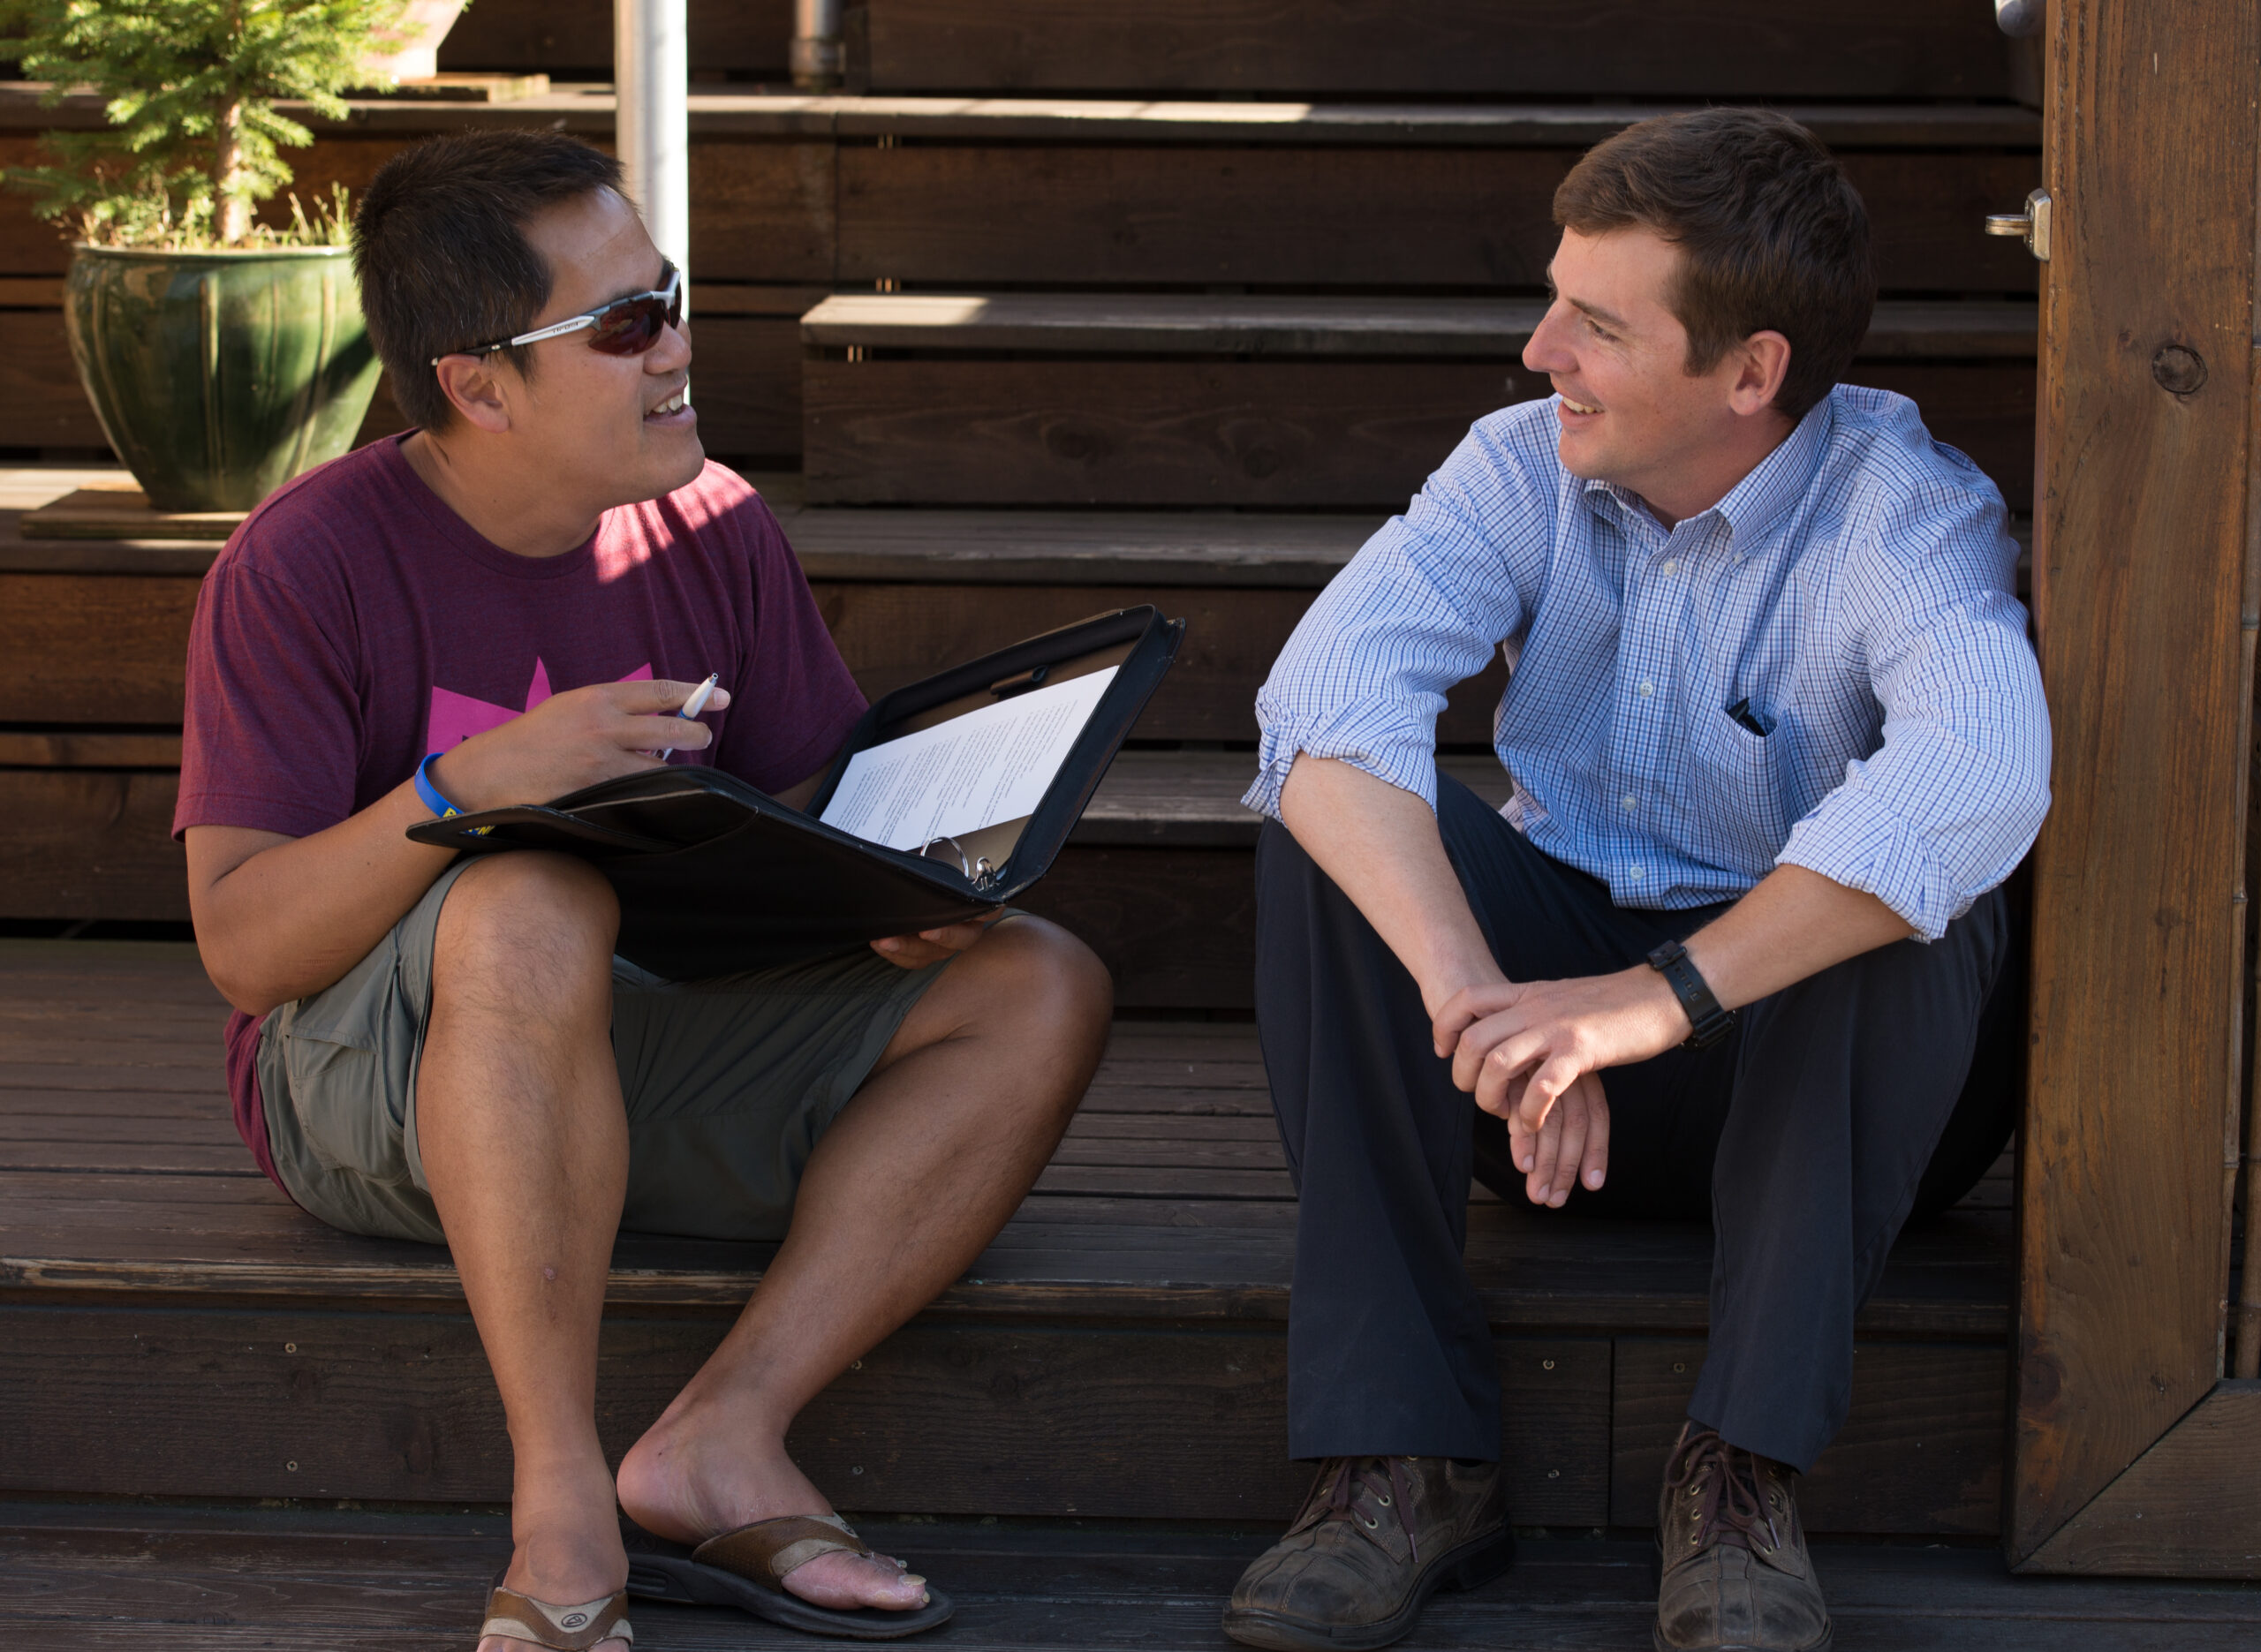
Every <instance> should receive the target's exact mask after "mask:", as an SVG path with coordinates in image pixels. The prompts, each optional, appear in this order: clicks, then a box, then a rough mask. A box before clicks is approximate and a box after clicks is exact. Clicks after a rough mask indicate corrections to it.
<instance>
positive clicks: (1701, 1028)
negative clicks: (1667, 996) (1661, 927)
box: [1649, 940, 1735, 1050]
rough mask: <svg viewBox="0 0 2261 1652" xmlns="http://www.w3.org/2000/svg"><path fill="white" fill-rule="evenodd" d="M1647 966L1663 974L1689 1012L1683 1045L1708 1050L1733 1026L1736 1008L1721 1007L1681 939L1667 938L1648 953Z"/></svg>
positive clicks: (1683, 1006) (1732, 1028)
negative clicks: (1687, 1030) (1687, 1033)
mask: <svg viewBox="0 0 2261 1652" xmlns="http://www.w3.org/2000/svg"><path fill="white" fill-rule="evenodd" d="M1649 968H1651V969H1654V970H1655V971H1656V972H1657V973H1658V974H1659V975H1660V976H1662V977H1664V978H1665V980H1666V982H1667V984H1669V985H1670V986H1671V988H1672V995H1673V996H1674V997H1675V998H1676V999H1679V1000H1680V1007H1681V1008H1683V1010H1686V1011H1687V1012H1688V1024H1689V1026H1690V1032H1689V1035H1688V1037H1686V1038H1685V1039H1684V1040H1683V1048H1685V1049H1690V1050H1708V1049H1710V1048H1711V1047H1712V1046H1713V1045H1715V1044H1717V1043H1718V1042H1719V1041H1720V1039H1722V1038H1724V1037H1727V1036H1728V1033H1729V1032H1730V1031H1732V1030H1734V1028H1735V1012H1734V1011H1733V1010H1731V1009H1721V1008H1720V1000H1719V999H1718V998H1717V997H1716V996H1715V995H1714V994H1713V992H1712V988H1711V984H1710V983H1709V982H1707V981H1705V979H1704V977H1703V974H1702V972H1701V971H1699V970H1698V969H1697V968H1696V961H1695V960H1694V959H1693V958H1690V956H1689V955H1688V948H1687V947H1683V946H1682V945H1681V944H1680V942H1678V941H1676V940H1668V941H1667V942H1665V943H1664V945H1663V946H1661V947H1658V948H1657V949H1656V950H1655V951H1654V952H1652V953H1651V954H1649Z"/></svg>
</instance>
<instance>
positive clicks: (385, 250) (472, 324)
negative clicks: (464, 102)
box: [353, 131, 622, 430]
mask: <svg viewBox="0 0 2261 1652" xmlns="http://www.w3.org/2000/svg"><path fill="white" fill-rule="evenodd" d="M599 189H609V190H612V191H614V192H616V193H617V192H622V190H621V171H620V162H618V161H616V160H615V159H614V158H613V157H612V156H610V155H607V154H605V153H604V151H603V150H601V149H594V148H591V147H589V146H588V145H587V144H586V143H583V142H582V141H581V140H579V139H578V138H569V137H567V136H566V135H565V134H564V133H563V132H494V131H488V132H450V133H448V134H446V135H445V136H443V137H438V138H427V139H426V140H424V141H423V142H421V143H418V144H412V145H411V146H409V147H407V148H405V149H403V150H402V151H401V152H400V153H399V154H398V155H395V156H393V158H392V159H391V160H389V161H388V162H385V163H384V166H383V167H382V169H381V170H379V171H378V173H377V176H376V177H375V178H374V179H373V180H372V181H371V182H370V185H369V187H368V190H367V192H365V193H364V194H363V195H362V197H361V206H360V209H359V211H358V212H356V213H355V214H354V215H353V273H354V274H355V275H357V276H359V278H360V283H361V312H362V313H363V314H364V315H365V316H366V317H367V320H368V324H369V339H370V342H371V343H374V345H375V346H376V351H377V357H378V359H380V360H381V361H382V362H383V363H384V364H385V367H386V370H387V371H388V372H389V373H390V374H391V377H392V396H393V400H394V401H395V402H397V403H398V404H399V405H400V411H402V412H403V413H405V414H406V415H407V416H408V419H409V420H410V422H411V423H412V424H416V425H419V426H422V427H423V428H425V429H427V430H444V429H446V428H447V426H448V423H449V421H450V419H452V418H453V417H454V415H455V410H454V408H453V407H452V406H451V405H450V404H449V402H448V398H447V396H446V394H445V393H444V392H443V391H442V389H441V388H440V381H439V376H438V374H436V373H434V372H433V370H432V358H434V357H435V356H444V355H446V354H448V353H449V352H450V351H458V350H468V349H469V348H470V347H471V346H473V344H485V343H492V342H493V341H494V340H495V339H498V338H509V337H510V336H513V335H514V334H518V333H523V332H525V331H526V329H527V328H528V326H529V324H530V323H532V321H533V319H534V317H535V316H537V315H539V314H541V307H542V306H544V305H546V304H548V302H549V289H550V280H551V271H550V268H549V260H547V259H545V258H544V257H543V256H542V255H541V253H538V252H537V251H535V250H534V248H533V245H531V244H530V243H529V242H528V241H527V240H526V223H527V221H528V220H529V219H531V218H533V216H534V215H536V214H537V213H539V212H541V210H542V209H543V208H544V207H551V206H555V205H556V204H557V203H558V202H560V201H564V200H572V199H573V198H574V197H576V196H578V195H586V194H587V193H588V192H591V191H592V190H599ZM500 353H501V354H502V355H503V358H504V359H506V360H508V361H509V362H510V364H511V366H515V367H516V368H517V369H518V371H519V372H520V373H531V372H532V370H533V360H532V357H531V352H530V351H527V350H526V348H525V347H524V346H521V347H520V348H518V349H517V350H512V351H503V352H500Z"/></svg>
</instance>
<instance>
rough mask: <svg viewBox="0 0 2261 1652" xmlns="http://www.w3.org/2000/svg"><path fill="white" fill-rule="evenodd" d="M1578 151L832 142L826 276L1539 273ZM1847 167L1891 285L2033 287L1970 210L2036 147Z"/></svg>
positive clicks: (1419, 281) (1187, 278)
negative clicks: (1558, 194)
mask: <svg viewBox="0 0 2261 1652" xmlns="http://www.w3.org/2000/svg"><path fill="white" fill-rule="evenodd" d="M1582 152H1583V151H1582V149H1580V148H1577V147H1564V148H1560V149H1524V148H1516V149H1509V148H1503V147H1484V148H1468V149H1448V148H1441V147H1426V148H1419V149H1396V148H1368V147H1357V148H1352V147H1342V146H1339V145H1338V146H1330V147H1323V148H1305V149H1299V148H1295V147H1289V146H1285V145H1267V146H1266V147H1262V148H1245V147H1238V148H1224V147H1198V148H1197V147H1190V146H1186V145H1182V144H1179V145H1169V146H1161V145H1154V144H1144V145H1136V146H1122V147H1116V146H1100V145H1095V144H1088V143H1085V144H1054V145H1041V144H1030V143H1019V144H1012V145H999V146H995V147H990V146H975V145H970V144H969V145H963V146H961V145H956V144H941V143H918V144H904V145H898V146H896V147H888V148H879V147H870V146H866V145H844V146H843V147H842V148H841V150H840V153H839V162H838V164H839V170H840V177H839V189H840V198H839V199H840V204H839V221H840V229H839V236H840V241H839V245H840V275H841V278H842V279H843V281H856V282H869V281H871V280H873V279H874V278H877V277H881V276H889V275H891V276H896V277H900V278H903V279H906V280H912V281H917V282H920V283H926V284H928V285H942V284H947V283H967V284H972V285H979V284H981V283H991V282H1005V283H1031V284H1034V283H1054V284H1066V285H1078V284H1088V283H1108V284H1113V285H1121V284H1125V283H1136V282H1176V283H1197V282H1250V283H1274V284H1282V283H1285V284H1290V285H1294V286H1298V287H1325V286H1345V285H1347V286H1395V287H1405V288H1415V289H1418V288H1456V287H1457V288H1467V287H1491V288H1524V289H1527V290H1537V289H1539V288H1541V287H1543V286H1544V285H1545V284H1546V263H1547V260H1549V259H1551V258H1552V257H1553V256H1554V245H1555V242H1556V241H1557V240H1558V239H1559V238H1560V233H1561V232H1560V231H1559V230H1556V229H1555V228H1554V223H1553V219H1552V216H1551V205H1552V202H1553V200H1554V189H1555V186H1556V185H1558V184H1560V183H1561V182H1562V177H1563V175H1564V174H1566V173H1567V172H1568V171H1569V170H1570V168H1571V167H1572V166H1573V165H1575V164H1576V163H1577V159H1578V156H1579V155H1580V154H1581V153H1582ZM1845 166H1846V170H1847V172H1848V175H1849V177H1851V179H1852V182H1853V184H1854V185H1855V187H1856V188H1857V189H1858V190H1859V191H1860V192H1861V195H1862V198H1863V200H1864V201H1865V202H1866V203H1867V206H1868V209H1869V214H1870V217H1871V221H1872V226H1873V232H1874V236H1875V249H1876V259H1877V269H1878V278H1879V282H1880V283H1881V284H1882V285H1883V287H1884V288H1885V290H1887V291H1894V292H1909V293H1914V292H1923V291H1933V292H1951V293H1955V294H1957V295H1958V296H1959V295H1962V294H1964V293H1968V292H1985V291H1997V292H2019V293H2023V292H2030V291H2032V290H2033V288H2034V268H2033V261H2032V260H2031V259H2030V257H2029V256H2028V255H2027V254H2026V251H2025V249H2024V247H2023V246H2021V245H2019V244H2018V243H2016V242H2015V241H2006V240H2003V239H2001V238H1997V237H1988V236H1983V235H1979V234H1977V233H1975V228H1976V226H1977V224H1978V223H1979V222H1980V220H1982V219H1983V218H1984V217H1985V215H1986V214H1987V213H1988V212H1989V211H1999V210H2001V205H2000V203H2002V202H2004V201H2011V202H2015V201H2020V200H2024V199H2025V193H2026V192H2027V191H2028V190H2030V189H2031V188H2032V187H2033V186H2034V185H2035V184H2037V183H2038V182H2039V181H2040V159H2039V157H2038V155H2030V154H2027V155H2021V154H2017V153H2015V152H2008V153H2005V152H1978V153H1968V152H1966V153H1955V152H1951V151H1932V152H1916V153H1904V152H1902V153H1885V154H1877V153H1858V152H1856V153H1853V154H1849V155H1847V156H1846V157H1845ZM1478 203H1481V204H1480V207H1478Z"/></svg>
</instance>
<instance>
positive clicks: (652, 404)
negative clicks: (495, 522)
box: [497, 190, 707, 516]
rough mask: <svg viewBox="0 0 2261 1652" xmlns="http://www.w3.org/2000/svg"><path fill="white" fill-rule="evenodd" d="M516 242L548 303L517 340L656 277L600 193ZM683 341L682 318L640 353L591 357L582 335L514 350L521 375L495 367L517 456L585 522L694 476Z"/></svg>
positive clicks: (650, 250)
mask: <svg viewBox="0 0 2261 1652" xmlns="http://www.w3.org/2000/svg"><path fill="white" fill-rule="evenodd" d="M526 240H527V241H528V242H529V243H530V244H531V245H533V248H534V249H535V250H536V251H537V252H539V253H541V255H542V256H543V257H544V258H545V259H547V260H548V262H549V268H550V272H551V287H550V294H549V302H548V303H547V304H545V305H544V306H542V308H541V314H539V315H537V316H536V317H534V319H533V321H530V322H528V323H527V324H526V331H527V332H533V331H534V330H536V329H537V328H544V327H548V326H549V325H551V324H552V323H553V322H556V321H564V320H566V319H568V318H569V317H571V316H576V315H580V314H583V313H586V312H587V311H590V310H594V309H596V308H597V307H598V306H601V305H604V304H607V303H609V302H610V301H611V300H613V299H615V298H626V297H629V296H631V295H632V294H635V293H639V292H649V291H651V290H654V289H655V288H657V287H659V286H660V285H661V284H662V283H663V281H664V280H665V278H666V276H665V270H664V260H662V258H661V256H660V252H659V249H658V248H657V247H655V246H654V245H652V238H651V237H650V236H649V235H647V233H646V232H645V230H644V223H643V220H642V219H640V218H639V217H638V216H637V215H636V213H635V210H634V209H633V208H632V207H630V206H629V205H628V203H627V202H626V201H624V200H622V199H621V198H620V197H619V196H618V195H616V194H614V193H613V192H611V191H610V190H597V191H594V192H591V193H588V194H586V195H579V196H576V197H574V198H573V199H572V200H567V201H563V202H561V203H560V204H559V205H557V206H555V207H550V208H548V210H546V211H544V212H542V213H541V215H538V216H536V217H535V218H533V219H532V220H531V221H530V222H529V223H527V224H526ZM689 333H690V329H689V324H688V323H687V322H686V323H685V325H684V327H683V328H680V329H678V328H665V329H663V330H662V332H661V334H660V337H659V340H658V342H657V343H654V345H653V346H652V347H651V348H650V349H649V350H647V351H645V352H644V353H643V354H642V355H640V356H608V355H604V354H602V353H601V352H600V351H594V350H592V349H590V348H589V333H588V331H587V330H586V329H584V330H582V331H579V332H574V333H568V334H566V335H564V336H563V337H559V338H550V339H544V340H542V341H541V343H536V344H529V345H526V347H525V348H526V350H527V351H530V352H531V353H532V354H533V363H534V372H533V375H532V376H531V377H524V376H521V375H520V374H518V373H516V372H514V371H512V370H511V368H510V366H508V365H507V364H504V363H501V362H499V361H498V363H497V377H498V378H500V379H503V380H504V381H507V383H508V400H509V402H510V421H509V422H510V436H511V438H512V441H513V446H514V447H516V448H517V449H518V456H519V457H520V458H521V460H522V461H524V462H531V463H532V464H533V465H535V466H536V467H537V468H539V469H540V470H541V471H542V472H543V474H544V478H545V479H546V480H547V482H548V484H549V485H551V486H554V487H556V488H557V489H558V490H559V496H560V497H561V498H571V499H572V500H574V501H575V502H576V503H577V504H582V505H586V507H587V509H588V513H589V514H590V515H592V516H594V514H595V513H596V512H598V511H601V510H605V509H610V508H611V507H613V506H615V505H624V504H632V503H635V502H638V501H640V500H646V499H656V498H658V497H660V496H661V495H662V494H670V493H673V492H674V491H675V490H676V489H677V488H678V487H684V486H686V485H688V484H689V483H690V482H692V480H694V479H696V478H697V477H698V475H699V471H700V469H701V468H702V467H703V466H704V465H705V464H706V462H707V454H706V449H704V448H703V447H701V446H700V445H699V415H698V414H697V413H696V412H695V411H692V408H691V406H690V405H689V404H688V403H687V402H686V401H685V400H684V394H685V392H686V390H687V389H688V388H689V386H690V382H691V339H690V336H689Z"/></svg>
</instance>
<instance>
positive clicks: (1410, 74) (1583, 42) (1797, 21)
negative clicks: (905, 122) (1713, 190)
mask: <svg viewBox="0 0 2261 1652" xmlns="http://www.w3.org/2000/svg"><path fill="white" fill-rule="evenodd" d="M868 13H869V19H870V20H869V29H870V41H871V45H870V53H871V56H870V75H871V86H872V87H873V90H875V91H889V92H918V91H945V90H946V91H965V92H1026V91H1063V92H1064V91H1078V92H1086V91H1142V92H1159V91H1179V90H1200V91H1230V92H1267V93H1281V94H1312V93H1327V92H1352V91H1355V92H1360V93H1388V92H1412V93H1422V94H1441V93H1456V94H1499V95H1508V96H1542V97H1543V96H1546V94H1550V93H1564V92H1575V93H1579V94H1635V95H1638V94H1649V95H1656V96H1675V95H1677V96H1693V97H1733V96H1766V95H1775V96H1794V97H1845V98H1862V97H1865V98H1894V97H2002V96H2005V95H2007V94H2008V90H2009V81H2008V49H2007V45H2006V43H2005V42H2004V41H2003V40H2002V38H2001V36H2000V34H1996V33H1994V32H1993V29H1992V23H1991V19H1988V18H1987V17H1986V16H1985V13H1984V11H1979V12H1977V13H1973V12H1972V11H1971V10H1970V7H1968V6H1963V5H1956V4H1951V3H1950V0H1913V3H1910V0H1898V3H1897V4H1887V0H1849V4H1841V5H1836V6H1832V7H1828V8H1825V9H1819V10H1817V9H1815V8H1812V7H1810V6H1804V5H1799V4H1794V3H1793V0H1742V4H1737V5H1735V6H1734V7H1733V8H1732V9H1731V10H1729V11H1728V12H1727V13H1726V14H1725V15H1722V11H1721V8H1720V7H1719V6H1717V5H1710V4H1698V3H1697V0H1661V3H1660V4H1643V5H1634V4H1605V5H1585V4H1571V3H1569V0H1529V3H1527V4H1521V5H1518V6H1517V7H1516V11H1515V13H1514V16H1513V23H1512V26H1508V22H1507V19H1503V18H1502V17H1501V13H1500V11H1498V9H1497V8H1496V7H1494V6H1490V5H1486V4H1483V0H1411V3H1408V0H1332V4H1328V5H1327V7H1326V8H1325V9H1324V11H1320V12H1318V13H1314V12H1313V11H1312V9H1311V8H1310V7H1308V6H1305V5H1301V4H1296V3H1295V0H1162V3H1161V4H1150V5H1146V6H1141V7H1138V9H1136V10H1135V11H1126V10H1124V9H1123V7H1120V6H1117V5H1111V4H1105V3H1104V0H871V4H870V5H869V8H868Z"/></svg>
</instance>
